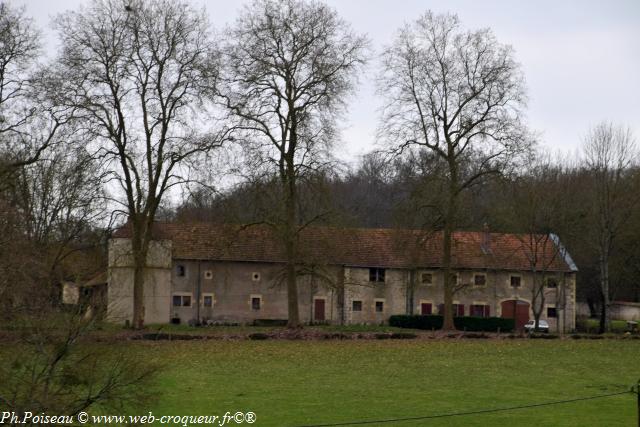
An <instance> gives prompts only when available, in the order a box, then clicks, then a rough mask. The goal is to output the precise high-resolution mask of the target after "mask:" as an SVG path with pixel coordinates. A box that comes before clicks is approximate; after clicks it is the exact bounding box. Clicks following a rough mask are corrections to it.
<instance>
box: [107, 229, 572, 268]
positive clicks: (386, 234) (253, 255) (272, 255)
mask: <svg viewBox="0 0 640 427" xmlns="http://www.w3.org/2000/svg"><path fill="white" fill-rule="evenodd" d="M154 234H155V238H159V239H170V240H172V246H173V257H174V258H176V259H201V260H219V261H252V262H284V261H285V255H284V250H283V247H282V245H281V244H280V243H279V239H277V233H276V231H275V230H274V229H272V228H270V227H267V226H264V225H259V226H248V227H240V226H232V225H219V224H212V223H156V224H155V227H154ZM128 236H130V230H129V228H128V227H127V226H124V227H122V228H120V229H118V230H116V232H115V233H114V234H113V237H114V238H121V237H128ZM532 237H533V238H534V239H535V240H537V241H539V242H540V244H539V247H540V249H537V250H532V249H531V248H532V246H533V245H531V244H529V242H530V241H531V240H530V239H531V238H532ZM442 240H443V239H442V233H441V232H432V233H430V234H427V233H425V232H421V231H418V230H406V229H381V228H377V229H370V228H344V229H343V228H333V227H307V228H305V229H304V230H302V232H301V233H300V237H299V253H300V260H304V261H306V262H316V263H322V264H336V265H348V266H361V267H386V268H413V267H422V268H438V267H441V266H442ZM487 242H488V243H487ZM536 252H537V253H538V259H539V262H538V263H537V269H538V270H541V269H545V270H547V271H567V272H568V271H572V268H571V265H570V264H568V263H567V261H565V257H564V256H563V254H562V253H560V252H561V251H559V250H558V248H557V246H556V244H555V243H554V241H553V240H552V239H551V238H546V239H545V238H544V236H542V235H537V236H530V235H528V234H521V235H517V234H504V233H485V232H470V231H460V232H456V233H454V235H453V249H452V266H453V267H454V268H459V269H492V270H530V269H531V263H530V261H529V260H530V259H531V254H535V253H536Z"/></svg>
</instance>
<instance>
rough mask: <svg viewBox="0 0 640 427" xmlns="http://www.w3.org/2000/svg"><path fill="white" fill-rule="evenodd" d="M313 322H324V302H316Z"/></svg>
mask: <svg viewBox="0 0 640 427" xmlns="http://www.w3.org/2000/svg"><path fill="white" fill-rule="evenodd" d="M313 320H315V321H318V322H324V300H323V299H317V300H315V301H314V307H313Z"/></svg>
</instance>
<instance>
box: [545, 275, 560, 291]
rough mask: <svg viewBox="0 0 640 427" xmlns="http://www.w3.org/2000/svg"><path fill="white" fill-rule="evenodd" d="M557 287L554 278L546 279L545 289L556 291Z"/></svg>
mask: <svg viewBox="0 0 640 427" xmlns="http://www.w3.org/2000/svg"><path fill="white" fill-rule="evenodd" d="M557 287H558V281H557V280H556V279H555V277H549V278H547V288H550V289H556V288H557Z"/></svg>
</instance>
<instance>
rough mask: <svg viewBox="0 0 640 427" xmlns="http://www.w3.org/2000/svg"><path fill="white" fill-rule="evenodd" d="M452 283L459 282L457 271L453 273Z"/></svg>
mask: <svg viewBox="0 0 640 427" xmlns="http://www.w3.org/2000/svg"><path fill="white" fill-rule="evenodd" d="M451 284H452V285H457V284H458V275H457V274H455V273H452V274H451Z"/></svg>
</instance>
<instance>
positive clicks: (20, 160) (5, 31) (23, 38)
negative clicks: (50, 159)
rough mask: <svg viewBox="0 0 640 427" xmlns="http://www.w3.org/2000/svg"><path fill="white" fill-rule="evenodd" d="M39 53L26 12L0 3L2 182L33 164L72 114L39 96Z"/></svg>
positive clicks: (0, 174)
mask: <svg viewBox="0 0 640 427" xmlns="http://www.w3.org/2000/svg"><path fill="white" fill-rule="evenodd" d="M40 53H41V51H40V34H39V33H38V31H37V30H36V28H35V27H34V24H33V20H32V19H30V18H28V17H27V16H26V15H25V11H24V8H12V7H11V6H10V5H9V4H7V3H6V2H4V1H3V2H0V155H2V159H1V160H0V178H5V179H7V177H6V175H7V174H9V173H13V172H15V171H16V170H19V168H20V167H22V166H26V165H30V164H33V163H35V162H36V161H37V160H38V159H39V158H40V157H41V155H42V153H43V152H44V151H45V150H46V149H47V148H48V147H49V146H50V145H51V144H53V143H54V142H55V136H56V132H57V131H58V130H59V128H60V126H61V125H62V124H63V123H64V122H65V121H66V117H67V116H68V115H67V114H65V111H64V109H59V108H57V107H56V106H54V105H53V104H52V103H51V102H48V100H46V99H44V98H43V97H42V96H41V93H42V84H43V76H42V74H41V70H40V69H39V67H38V63H37V59H38V57H39V55H40Z"/></svg>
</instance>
